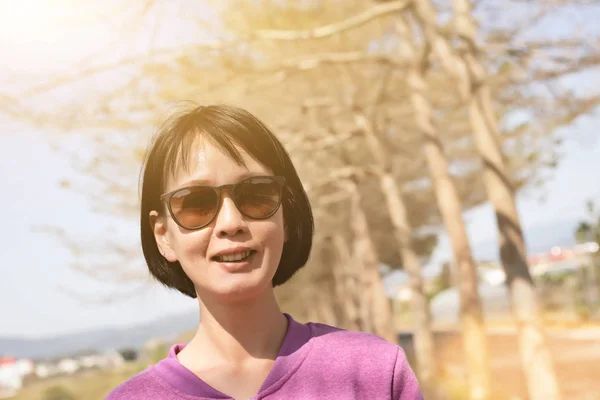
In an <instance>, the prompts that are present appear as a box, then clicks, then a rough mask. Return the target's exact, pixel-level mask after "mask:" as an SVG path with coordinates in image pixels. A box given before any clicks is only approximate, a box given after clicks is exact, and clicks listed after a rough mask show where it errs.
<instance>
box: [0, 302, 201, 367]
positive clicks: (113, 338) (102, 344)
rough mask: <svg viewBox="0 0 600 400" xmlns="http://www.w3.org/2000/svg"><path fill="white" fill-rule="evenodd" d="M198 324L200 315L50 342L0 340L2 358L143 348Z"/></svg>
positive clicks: (165, 319)
mask: <svg viewBox="0 0 600 400" xmlns="http://www.w3.org/2000/svg"><path fill="white" fill-rule="evenodd" d="M197 323H198V314H197V313H196V312H192V313H186V314H179V315H172V316H168V317H164V318H161V319H159V320H156V321H152V322H148V323H144V324H140V325H136V326H133V327H128V328H111V329H95V330H90V331H87V332H81V333H75V334H67V335H61V336H55V337H49V338H39V339H20V338H10V337H4V338H3V337H0V356H2V355H4V356H12V357H23V358H32V359H36V360H39V359H49V358H54V357H59V356H64V355H68V354H74V353H79V352H85V351H88V350H96V351H103V350H112V349H117V350H118V349H121V348H125V347H134V348H139V347H141V346H143V345H144V343H146V342H147V341H148V340H150V339H157V338H161V339H165V340H173V339H175V338H176V337H177V336H179V335H181V334H182V333H184V332H186V331H189V330H192V329H194V328H195V327H196V325H197Z"/></svg>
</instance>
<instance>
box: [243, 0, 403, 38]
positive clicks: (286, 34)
mask: <svg viewBox="0 0 600 400" xmlns="http://www.w3.org/2000/svg"><path fill="white" fill-rule="evenodd" d="M410 4H411V1H410V0H399V1H391V2H387V3H384V4H379V5H376V6H372V7H371V8H369V9H367V10H365V11H363V12H362V13H360V14H357V15H354V16H352V17H350V18H347V19H345V20H343V21H340V22H336V23H333V24H329V25H325V26H320V27H317V28H313V29H311V30H307V31H284V30H267V29H263V30H258V31H256V32H254V33H253V34H252V37H255V38H258V39H268V40H283V41H294V40H310V39H322V38H325V37H329V36H333V35H336V34H339V33H342V32H344V31H347V30H350V29H354V28H357V27H360V26H362V25H364V24H366V23H368V22H370V21H372V20H374V19H377V18H379V17H382V16H385V15H389V14H393V13H397V12H400V11H403V10H405V9H406V8H408V7H409V6H410Z"/></svg>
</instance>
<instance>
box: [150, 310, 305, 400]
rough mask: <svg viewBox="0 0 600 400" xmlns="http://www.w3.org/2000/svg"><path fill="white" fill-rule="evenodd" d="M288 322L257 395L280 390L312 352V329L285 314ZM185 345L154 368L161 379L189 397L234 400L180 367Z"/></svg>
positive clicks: (175, 348)
mask: <svg viewBox="0 0 600 400" xmlns="http://www.w3.org/2000/svg"><path fill="white" fill-rule="evenodd" d="M284 315H285V317H286V318H287V320H288V327H287V330H286V333H285V336H284V339H283V343H282V345H281V348H280V349H279V352H278V353H277V358H276V359H275V363H274V364H273V368H272V369H271V371H270V372H269V374H268V375H267V378H266V379H265V381H264V382H263V384H262V386H261V388H260V390H259V391H258V395H257V396H264V395H268V394H269V393H272V392H274V391H276V390H277V389H279V388H280V387H281V385H283V383H285V381H287V380H288V379H289V377H290V376H291V375H292V374H293V373H294V371H296V370H297V369H298V367H299V366H300V364H302V362H303V361H304V359H305V358H306V356H307V354H308V352H309V351H310V347H311V346H310V345H311V342H310V338H311V329H310V327H309V326H307V325H303V324H300V323H298V322H296V321H295V320H294V319H293V318H292V317H291V316H290V315H288V314H284ZM184 347H185V344H176V345H174V346H172V347H171V349H170V350H169V355H168V356H167V358H165V359H164V360H162V361H160V362H159V363H158V364H156V365H155V366H154V367H153V369H154V372H155V373H157V374H158V377H159V378H160V379H162V380H164V381H166V382H167V383H168V384H169V385H170V386H172V387H173V388H174V389H175V390H176V391H180V392H184V393H186V394H188V395H192V396H198V397H201V398H210V399H219V400H221V399H223V400H225V399H231V397H230V396H227V395H226V394H224V393H222V392H220V391H218V390H216V389H215V388H213V387H212V386H210V385H209V384H207V383H206V382H204V381H203V380H202V379H200V378H199V377H198V376H196V374H194V373H193V372H192V371H190V370H189V369H187V368H186V367H184V366H183V365H181V363H180V362H179V360H178V359H177V354H178V353H179V352H180V351H181V350H182V349H183V348H184Z"/></svg>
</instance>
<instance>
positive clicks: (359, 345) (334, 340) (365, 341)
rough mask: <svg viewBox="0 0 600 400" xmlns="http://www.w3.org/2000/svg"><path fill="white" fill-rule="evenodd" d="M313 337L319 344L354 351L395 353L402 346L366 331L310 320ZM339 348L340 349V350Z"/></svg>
mask: <svg viewBox="0 0 600 400" xmlns="http://www.w3.org/2000/svg"><path fill="white" fill-rule="evenodd" d="M307 325H308V326H309V327H310V329H311V333H312V335H311V337H312V340H313V341H314V344H315V345H317V346H318V347H319V346H327V347H330V346H334V347H339V348H342V349H348V350H352V351H357V350H358V351H371V352H372V351H375V352H385V353H387V352H391V353H395V352H397V351H398V349H400V350H401V348H400V347H399V346H398V345H396V344H393V343H390V342H388V341H386V340H385V339H383V338H381V337H379V336H377V335H374V334H371V333H366V332H359V331H351V330H346V329H342V328H337V327H335V326H331V325H326V324H322V323H317V322H309V323H307ZM339 348H338V350H339Z"/></svg>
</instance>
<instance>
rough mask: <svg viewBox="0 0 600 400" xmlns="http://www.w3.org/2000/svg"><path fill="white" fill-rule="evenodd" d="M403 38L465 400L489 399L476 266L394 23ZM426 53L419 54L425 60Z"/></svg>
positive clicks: (420, 76) (411, 53)
mask: <svg viewBox="0 0 600 400" xmlns="http://www.w3.org/2000/svg"><path fill="white" fill-rule="evenodd" d="M396 26H397V30H398V32H399V34H400V37H401V38H403V39H404V46H403V50H404V52H405V53H406V55H407V56H408V57H409V59H410V60H413V66H412V68H411V70H410V72H409V75H408V84H409V87H410V89H411V94H410V98H411V103H412V105H413V109H414V111H415V117H416V122H417V126H418V127H419V129H420V131H421V132H422V133H423V139H424V146H423V147H424V151H425V157H426V159H427V165H428V167H429V173H430V175H431V179H432V183H433V187H434V192H435V195H436V199H437V204H438V208H439V210H440V213H441V215H442V219H443V221H444V225H445V226H446V230H447V232H448V236H449V237H450V242H451V244H452V250H453V253H454V262H455V264H456V266H457V269H458V275H459V285H458V289H459V293H460V318H461V325H462V338H463V348H464V355H465V360H466V367H467V371H468V378H469V392H470V398H471V399H474V400H475V399H476V400H484V399H488V398H490V396H491V394H492V389H491V379H490V369H489V355H488V346H487V340H486V332H485V324H484V321H483V312H482V306H481V299H480V297H479V293H478V291H477V283H478V278H477V266H476V264H475V262H474V260H473V255H472V252H471V247H470V245H469V239H468V236H467V230H466V227H465V224H464V221H463V218H462V207H461V204H460V198H459V196H458V192H457V191H456V187H455V185H454V182H453V180H452V177H451V176H450V173H449V170H448V160H447V158H446V155H445V153H444V148H443V145H442V141H441V139H440V134H439V132H438V129H437V127H436V126H435V124H434V122H433V114H432V108H431V104H430V102H429V100H428V99H427V97H426V96H425V92H426V91H427V89H428V84H427V82H426V80H425V71H426V66H425V65H426V64H425V63H423V62H422V61H423V60H421V59H420V58H421V57H420V55H419V54H417V51H416V49H415V48H414V46H413V45H412V44H411V42H410V32H409V31H408V24H407V23H406V22H405V21H403V20H399V21H398V22H397V24H396ZM426 56H427V54H423V57H426Z"/></svg>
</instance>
